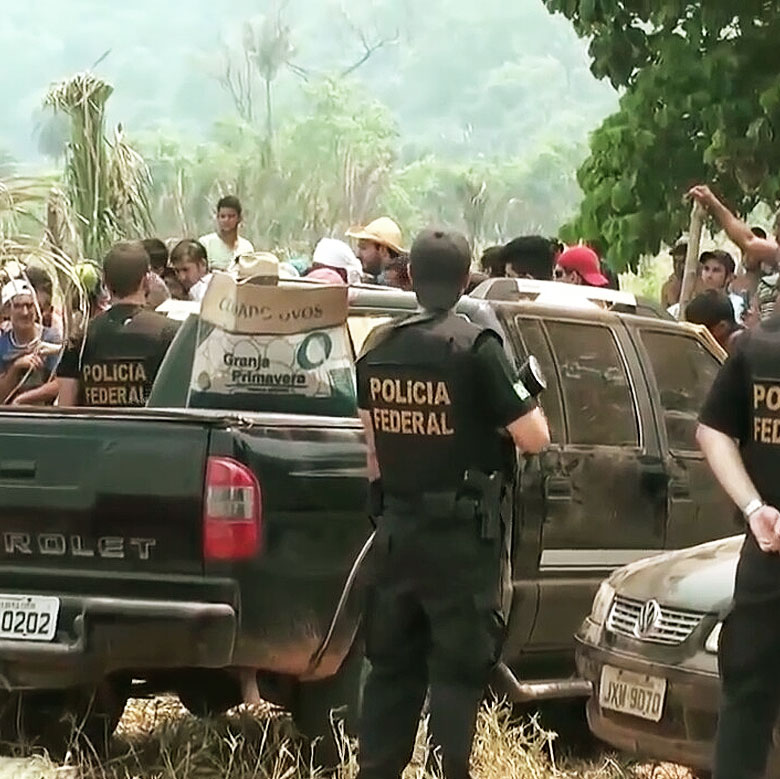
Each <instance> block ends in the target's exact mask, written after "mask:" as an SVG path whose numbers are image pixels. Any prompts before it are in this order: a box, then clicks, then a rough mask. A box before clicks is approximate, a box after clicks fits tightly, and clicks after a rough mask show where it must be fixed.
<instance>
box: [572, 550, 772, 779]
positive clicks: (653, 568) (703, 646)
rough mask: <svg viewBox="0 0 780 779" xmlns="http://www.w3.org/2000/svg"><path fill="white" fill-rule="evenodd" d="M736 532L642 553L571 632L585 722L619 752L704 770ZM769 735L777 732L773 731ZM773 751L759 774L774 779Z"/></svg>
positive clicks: (616, 575)
mask: <svg viewBox="0 0 780 779" xmlns="http://www.w3.org/2000/svg"><path fill="white" fill-rule="evenodd" d="M743 538H744V537H743V536H733V537H731V538H726V539H723V540H721V541H713V542H710V543H707V544H702V545H700V546H695V547H692V548H690V549H683V550H680V551H676V552H668V553H666V554H662V555H658V556H656V557H651V558H648V559H645V560H640V561H639V562H636V563H632V564H631V565H628V566H626V567H624V568H620V569H618V570H617V571H615V573H613V574H612V576H610V578H609V579H608V580H606V581H605V582H604V583H603V584H602V585H601V588H600V589H599V591H598V594H597V595H596V598H595V599H594V601H593V607H592V610H591V613H590V615H589V616H588V618H587V619H586V620H585V621H584V622H583V624H582V627H581V628H580V630H579V632H578V633H577V636H576V641H577V668H578V670H579V673H580V675H581V676H582V677H583V678H585V679H587V680H588V681H590V682H591V684H592V688H593V692H592V695H591V697H590V699H589V701H588V705H587V712H588V723H589V725H590V728H591V730H592V731H593V733H594V734H595V735H596V736H597V737H598V738H600V739H601V740H603V741H605V742H607V743H608V744H611V745H612V746H615V747H617V748H618V749H621V750H624V751H626V752H632V753H635V754H638V755H643V756H646V757H650V758H654V759H658V760H669V761H671V762H675V763H681V764H683V765H687V766H690V767H691V768H693V769H694V770H697V771H699V772H700V775H702V776H704V775H707V774H708V772H709V771H710V770H711V768H712V752H713V742H714V738H715V730H716V726H717V718H718V701H719V683H718V662H717V651H718V639H719V636H720V627H721V622H722V620H723V618H724V617H725V615H726V614H727V612H728V610H729V608H730V605H731V600H732V595H733V587H734V573H735V570H736V565H737V560H738V557H739V551H740V548H741V546H742V542H743ZM776 735H777V734H776ZM777 752H778V750H777V749H775V751H774V754H773V755H772V757H771V758H770V763H771V765H770V768H769V771H768V773H767V775H768V776H772V777H778V776H780V760H778V754H777Z"/></svg>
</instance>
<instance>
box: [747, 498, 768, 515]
mask: <svg viewBox="0 0 780 779" xmlns="http://www.w3.org/2000/svg"><path fill="white" fill-rule="evenodd" d="M764 506H766V503H764V501H763V500H761V498H753V500H751V501H750V502H749V503H748V504H747V505H745V506H742V507H741V511H742V514H743V515H744V517H745V519H746V520H749V519H750V517H752V516H753V514H755V513H756V512H757V511H758V510H759V509H762V508H764Z"/></svg>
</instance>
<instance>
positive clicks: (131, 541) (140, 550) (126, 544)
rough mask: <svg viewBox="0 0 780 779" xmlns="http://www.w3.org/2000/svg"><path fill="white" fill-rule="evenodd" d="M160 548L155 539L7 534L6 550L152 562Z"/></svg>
mask: <svg viewBox="0 0 780 779" xmlns="http://www.w3.org/2000/svg"><path fill="white" fill-rule="evenodd" d="M156 546H157V539H155V538H125V537H124V536H101V537H99V538H95V539H87V538H84V536H80V535H65V534H64V533H11V532H9V533H3V550H4V551H5V553H6V554H8V555H34V554H40V555H47V556H50V557H68V556H69V557H103V558H106V559H111V560H124V559H136V560H149V559H151V556H152V550H153V549H154V548H155V547H156Z"/></svg>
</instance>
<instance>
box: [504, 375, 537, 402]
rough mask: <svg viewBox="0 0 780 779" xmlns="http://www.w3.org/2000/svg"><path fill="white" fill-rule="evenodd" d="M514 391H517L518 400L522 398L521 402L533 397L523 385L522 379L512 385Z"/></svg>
mask: <svg viewBox="0 0 780 779" xmlns="http://www.w3.org/2000/svg"><path fill="white" fill-rule="evenodd" d="M504 386H506V385H504ZM512 389H513V390H514V391H515V394H516V395H517V397H518V398H520V400H528V398H530V397H531V393H530V392H529V391H528V390H527V389H526V386H525V384H523V382H522V381H520V379H518V380H517V381H516V382H515V383H514V384H513V385H512Z"/></svg>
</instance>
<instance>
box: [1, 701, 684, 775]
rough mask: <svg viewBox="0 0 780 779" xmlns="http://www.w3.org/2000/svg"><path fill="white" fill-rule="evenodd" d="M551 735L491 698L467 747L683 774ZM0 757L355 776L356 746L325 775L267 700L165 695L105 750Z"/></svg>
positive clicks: (533, 771) (495, 763)
mask: <svg viewBox="0 0 780 779" xmlns="http://www.w3.org/2000/svg"><path fill="white" fill-rule="evenodd" d="M424 726H425V723H422V724H421V728H420V733H419V736H418V741H417V748H416V749H415V754H414V759H413V761H412V764H411V765H410V766H409V768H408V769H407V771H406V773H405V775H404V779H428V778H429V777H431V779H433V777H435V774H434V775H432V774H430V773H428V772H427V771H426V765H427V764H429V760H428V758H429V754H428V746H427V744H426V740H425V735H424V734H425V727H424ZM555 741H556V739H555V734H554V733H551V732H548V731H546V730H545V729H544V728H542V727H541V726H540V725H539V723H538V721H537V720H536V719H535V718H531V719H528V720H525V721H520V722H518V721H515V720H514V719H513V718H512V716H511V714H510V711H509V709H508V708H506V707H505V706H503V705H501V704H492V705H489V706H486V707H485V708H484V709H483V711H482V712H481V714H480V718H479V728H478V733H477V739H476V742H475V746H474V754H473V774H474V776H475V779H575V777H576V778H578V779H624V778H625V779H690V774H689V773H688V772H687V771H685V770H684V769H680V768H677V767H675V766H668V765H654V764H644V765H636V764H629V763H626V762H625V761H623V762H620V761H618V760H617V759H616V758H615V757H614V756H611V755H609V754H605V755H603V756H601V757H599V758H597V759H596V760H593V761H590V762H584V761H577V760H572V759H568V760H565V761H560V760H558V759H557V758H556V749H555V747H556V743H555ZM15 750H16V755H17V757H16V759H15V760H13V761H12V762H10V763H6V764H5V767H4V764H3V763H2V762H0V779H6V774H4V773H3V772H4V770H6V771H10V773H8V774H7V776H8V777H9V778H10V777H11V776H13V777H14V779H19V778H20V777H24V779H27V777H28V776H29V779H320V777H323V776H326V775H331V776H334V777H335V779H354V778H355V777H356V776H357V752H356V745H355V744H354V743H353V742H351V741H349V740H347V739H342V760H341V764H340V765H339V766H338V767H337V768H335V769H334V771H333V772H332V773H331V774H328V773H327V772H325V771H323V769H321V768H319V767H318V766H317V765H316V764H315V763H314V762H313V760H312V753H311V749H310V747H309V746H308V745H307V744H306V743H305V742H303V741H302V740H301V739H300V738H299V737H298V735H297V734H296V732H295V729H294V727H293V725H292V723H291V721H290V719H289V718H288V717H287V716H286V715H284V714H283V713H282V712H280V711H278V710H276V709H274V708H273V707H272V706H270V705H268V706H259V707H245V706H241V707H239V708H238V709H235V710H234V711H233V712H231V713H229V714H228V715H227V716H225V717H222V718H219V719H215V720H198V719H195V718H194V717H192V716H191V715H189V714H187V713H186V712H185V710H184V709H183V708H182V707H181V706H180V705H179V703H178V701H177V700H176V699H174V698H167V697H166V698H163V697H161V698H153V699H150V700H139V701H132V702H131V703H130V705H129V706H128V708H127V710H126V712H125V716H124V717H123V719H122V722H121V723H120V725H119V729H118V731H117V734H116V735H115V737H114V739H113V741H112V745H111V751H110V754H109V755H108V757H103V758H102V759H100V758H99V757H98V755H97V753H96V751H94V750H91V749H90V748H89V747H87V748H85V749H84V750H82V751H81V752H78V753H72V754H71V755H69V757H68V758H67V759H66V761H65V763H64V764H62V765H57V764H55V763H53V762H52V761H51V760H49V759H48V758H47V757H45V756H40V755H38V756H36V757H35V758H34V759H33V762H32V763H31V762H30V761H29V760H27V761H24V760H20V759H19V757H18V756H19V755H20V754H21V753H22V751H23V748H20V747H16V748H15Z"/></svg>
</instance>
